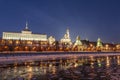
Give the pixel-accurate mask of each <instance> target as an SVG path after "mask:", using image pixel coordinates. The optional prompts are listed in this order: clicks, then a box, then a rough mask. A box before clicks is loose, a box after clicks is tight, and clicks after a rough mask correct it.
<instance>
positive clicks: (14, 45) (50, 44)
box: [0, 23, 120, 52]
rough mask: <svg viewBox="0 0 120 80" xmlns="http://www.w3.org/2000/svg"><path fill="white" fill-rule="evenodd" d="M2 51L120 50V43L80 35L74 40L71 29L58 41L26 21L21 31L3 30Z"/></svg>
mask: <svg viewBox="0 0 120 80" xmlns="http://www.w3.org/2000/svg"><path fill="white" fill-rule="evenodd" d="M0 51H1V52H2V51H92V52H95V51H120V44H111V43H103V42H102V41H101V39H100V38H98V40H97V41H96V42H93V41H89V40H81V38H80V36H77V37H76V40H75V41H74V42H72V40H71V38H70V31H69V29H67V30H66V32H65V34H64V35H63V37H62V38H61V39H60V40H59V41H56V39H55V37H53V36H50V37H48V38H47V35H46V34H33V33H32V31H31V30H29V28H28V24H27V23H26V26H25V29H24V30H22V31H21V33H15V32H3V36H2V39H1V40H0Z"/></svg>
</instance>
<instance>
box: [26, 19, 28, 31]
mask: <svg viewBox="0 0 120 80" xmlns="http://www.w3.org/2000/svg"><path fill="white" fill-rule="evenodd" d="M25 29H28V22H27V21H26V26H25Z"/></svg>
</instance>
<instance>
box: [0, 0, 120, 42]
mask: <svg viewBox="0 0 120 80" xmlns="http://www.w3.org/2000/svg"><path fill="white" fill-rule="evenodd" d="M26 21H27V22H28V27H29V28H30V30H32V32H33V33H41V34H44V33H45V34H47V35H48V37H49V36H54V37H55V38H56V39H57V40H60V39H61V38H62V37H63V36H64V34H65V32H66V29H67V28H69V30H70V37H71V38H72V41H75V39H76V37H77V36H78V35H79V36H80V38H81V39H82V40H83V39H86V38H87V39H88V40H90V41H96V40H97V39H98V38H101V40H102V41H103V42H110V43H112V42H114V43H120V1H119V0H0V36H1V37H2V32H9V31H10V32H20V31H21V30H23V29H24V28H25V24H26Z"/></svg>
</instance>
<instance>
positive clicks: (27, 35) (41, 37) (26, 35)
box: [2, 23, 47, 41]
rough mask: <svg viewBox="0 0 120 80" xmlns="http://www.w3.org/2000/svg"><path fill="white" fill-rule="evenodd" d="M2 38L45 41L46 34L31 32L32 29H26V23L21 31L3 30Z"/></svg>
mask: <svg viewBox="0 0 120 80" xmlns="http://www.w3.org/2000/svg"><path fill="white" fill-rule="evenodd" d="M2 39H11V40H34V41H47V35H45V34H32V31H31V30H29V29H28V24H27V23H26V27H25V29H24V30H22V31H21V33H15V32H3V36H2Z"/></svg>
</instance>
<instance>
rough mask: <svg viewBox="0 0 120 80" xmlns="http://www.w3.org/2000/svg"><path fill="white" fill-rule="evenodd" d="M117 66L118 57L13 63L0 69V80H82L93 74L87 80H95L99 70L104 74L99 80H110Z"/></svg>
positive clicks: (69, 58)
mask: <svg viewBox="0 0 120 80" xmlns="http://www.w3.org/2000/svg"><path fill="white" fill-rule="evenodd" d="M119 65H120V56H100V57H94V56H89V57H77V56H74V57H72V58H71V57H68V58H66V59H62V58H60V59H54V58H53V59H51V60H44V61H43V60H41V61H30V62H24V63H17V62H15V63H14V64H9V65H5V66H3V67H1V68H0V72H1V73H0V80H50V79H51V80H59V79H60V80H66V79H67V78H68V79H67V80H70V78H71V80H73V78H76V80H83V78H85V77H86V76H88V75H86V73H88V74H91V73H92V74H94V76H88V78H91V80H92V79H93V80H94V79H96V80H97V78H96V77H98V76H99V77H100V76H101V74H98V73H97V72H99V70H100V72H102V71H103V72H104V70H105V72H104V76H103V77H104V78H103V79H102V78H101V80H110V79H107V77H109V78H110V74H111V73H112V72H113V70H114V68H118V67H119ZM69 69H70V70H69ZM73 70H74V71H73ZM64 71H65V72H64ZM71 71H72V72H71ZM61 72H62V74H61ZM114 72H115V71H114ZM78 74H79V75H78ZM105 74H106V76H105ZM69 75H70V76H69ZM71 75H72V76H73V77H71ZM66 76H67V77H66ZM113 77H114V76H113ZM86 80H88V79H86ZM98 80H100V79H98Z"/></svg>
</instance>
